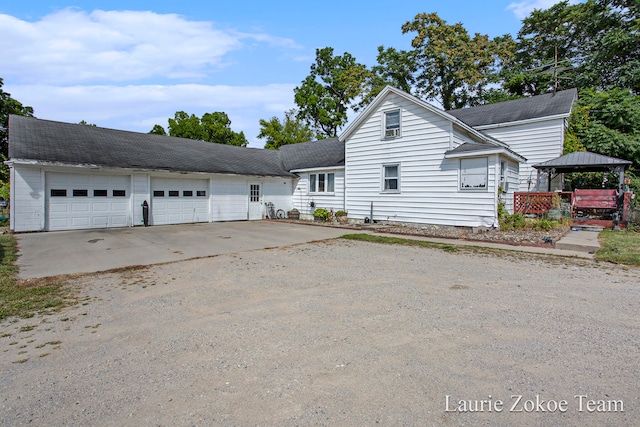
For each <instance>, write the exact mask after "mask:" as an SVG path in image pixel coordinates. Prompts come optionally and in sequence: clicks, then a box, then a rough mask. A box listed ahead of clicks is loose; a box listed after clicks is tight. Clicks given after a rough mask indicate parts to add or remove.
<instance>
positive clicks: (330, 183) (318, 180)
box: [309, 172, 336, 193]
mask: <svg viewBox="0 0 640 427" xmlns="http://www.w3.org/2000/svg"><path fill="white" fill-rule="evenodd" d="M335 180H336V178H335V173H333V172H330V173H311V174H309V193H333V192H335Z"/></svg>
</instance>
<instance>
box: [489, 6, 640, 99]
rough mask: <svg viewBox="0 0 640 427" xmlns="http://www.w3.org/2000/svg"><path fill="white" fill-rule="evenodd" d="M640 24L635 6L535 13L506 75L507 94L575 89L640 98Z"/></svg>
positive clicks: (559, 8) (521, 33)
mask: <svg viewBox="0 0 640 427" xmlns="http://www.w3.org/2000/svg"><path fill="white" fill-rule="evenodd" d="M639 18H640V11H639V6H638V3H637V1H634V0H587V1H586V2H584V3H577V4H573V5H570V4H569V3H568V1H563V2H560V3H558V4H556V5H554V6H552V7H550V8H549V9H546V10H535V11H533V12H532V13H531V14H530V15H529V16H528V17H527V18H526V19H524V21H523V25H522V28H521V29H520V31H519V32H518V37H517V53H516V55H515V56H514V57H513V60H512V61H510V62H509V63H508V64H507V65H506V66H505V67H504V69H503V71H502V73H501V74H502V78H503V79H504V84H503V86H504V88H505V89H507V90H509V91H510V92H511V93H514V94H518V95H537V94H540V93H545V92H548V91H549V90H552V89H565V88H571V87H577V88H579V89H584V88H589V87H595V88H598V89H600V90H608V89H613V88H617V87H622V88H627V89H630V90H631V91H633V92H634V93H636V94H637V93H640V49H638V46H639V45H640V31H638V30H640V24H639V23H640V19H639Z"/></svg>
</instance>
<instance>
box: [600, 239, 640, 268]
mask: <svg viewBox="0 0 640 427" xmlns="http://www.w3.org/2000/svg"><path fill="white" fill-rule="evenodd" d="M599 238H600V246H601V249H600V250H599V251H598V252H597V253H596V259H598V260H599V261H608V262H613V263H616V264H627V265H636V266H637V265H640V251H639V250H638V248H640V233H636V232H633V231H623V230H620V231H614V230H604V231H602V232H600V235H599Z"/></svg>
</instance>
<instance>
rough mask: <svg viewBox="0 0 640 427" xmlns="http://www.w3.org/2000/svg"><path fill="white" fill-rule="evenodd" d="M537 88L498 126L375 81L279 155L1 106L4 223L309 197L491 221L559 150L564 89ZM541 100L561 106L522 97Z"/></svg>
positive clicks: (58, 225) (229, 211)
mask: <svg viewBox="0 0 640 427" xmlns="http://www.w3.org/2000/svg"><path fill="white" fill-rule="evenodd" d="M567 92H569V91H567ZM561 93H562V92H559V94H561ZM566 95H570V96H566ZM542 97H547V95H542ZM548 98H549V97H547V98H545V99H542V100H541V99H539V98H538V97H533V98H531V100H532V101H530V102H529V103H526V102H525V103H522V107H521V108H520V110H524V111H525V112H527V114H524V115H522V114H521V115H520V116H518V117H515V120H514V116H509V117H506V119H503V121H502V122H500V120H501V119H500V115H501V114H502V115H503V116H504V115H505V113H504V112H503V113H500V112H496V111H493V112H491V111H489V113H488V114H476V113H474V109H466V110H457V111H453V112H445V111H442V110H440V109H438V108H436V107H434V106H432V105H431V104H428V103H426V102H424V101H421V100H419V99H417V98H415V97H413V96H411V95H409V94H406V93H404V92H402V91H399V90H397V89H395V88H392V87H387V88H385V89H384V90H383V91H382V92H381V93H380V94H379V95H378V97H376V99H375V100H374V101H373V102H372V103H371V104H370V105H369V106H367V108H365V110H364V111H363V112H362V113H361V114H360V115H359V116H358V117H357V118H356V119H355V120H354V121H353V122H352V123H351V124H350V125H349V127H348V128H347V129H346V130H345V131H344V132H343V133H342V134H341V135H340V136H339V138H333V139H329V140H324V141H316V142H308V143H302V144H294V145H290V146H284V147H282V148H281V149H280V150H279V151H273V150H260V149H252V148H242V147H231V146H225V145H219V144H211V143H206V142H202V141H192V140H185V139H179V138H172V137H167V136H159V135H150V134H141V133H134V132H125V131H118V130H113V129H104V128H98V127H93V126H83V125H75V124H67V123H59V122H52V121H47V120H40V119H35V118H28V117H22V116H11V117H10V122H9V157H10V160H9V161H8V162H7V164H8V165H9V166H10V170H11V183H12V185H11V219H10V227H11V229H12V230H13V231H16V232H25V231H54V230H70V229H85V228H108V227H126V226H138V225H143V204H144V203H145V202H146V203H147V205H148V206H149V224H150V225H161V224H178V223H192V222H214V221H237V220H259V219H262V218H263V216H264V206H265V204H266V203H273V205H274V206H275V207H276V209H283V210H285V211H286V210H290V209H292V208H296V209H298V210H299V211H300V212H301V214H302V217H303V218H304V217H306V218H310V217H311V216H312V213H313V210H314V209H315V208H318V207H323V208H326V209H330V210H333V211H337V210H347V211H348V212H349V218H350V219H351V220H353V221H365V220H370V221H389V222H400V223H422V224H440V225H451V226H467V227H495V226H497V225H498V219H497V203H498V197H503V198H504V199H505V200H510V199H512V197H510V195H511V194H512V193H513V192H514V191H518V190H521V189H522V187H523V185H524V184H523V183H526V182H527V177H526V176H525V175H526V174H527V173H529V172H527V171H528V168H529V167H530V166H529V165H530V164H532V163H538V162H539V161H540V160H541V159H542V158H543V157H545V156H546V158H544V160H549V159H551V158H554V157H557V152H558V151H559V152H561V151H562V143H563V138H564V125H565V122H566V117H568V115H569V113H570V110H571V103H572V102H573V99H574V98H575V94H565V96H562V97H557V98H551V99H548ZM560 98H562V99H560ZM511 102H514V101H511ZM550 103H551V104H553V103H556V104H561V105H560V106H557V107H556V108H555V109H551V110H550V109H549V108H547V110H544V109H540V108H539V107H536V108H531V107H530V106H531V105H533V104H535V105H536V106H537V105H538V104H544V105H548V104H550ZM503 104H506V103H503ZM495 105H500V104H495ZM487 107H490V106H487ZM503 107H505V106H501V108H502V110H504V111H506V112H509V111H512V110H514V108H512V107H510V106H508V105H507V106H506V108H503ZM476 108H478V109H482V108H483V107H476ZM494 108H495V107H494ZM475 111H476V112H477V110H475ZM563 111H564V112H563ZM465 113H466V114H471V115H468V116H466V117H462V116H461V115H464V114H465ZM552 113H553V114H552ZM536 114H537V117H532V115H533V116H535V115H536ZM487 116H491V120H490V121H491V123H482V120H480V122H478V123H480V124H478V123H476V126H472V125H470V124H469V122H472V121H474V120H476V121H477V120H479V119H478V118H479V117H480V118H482V117H485V118H486V117H487ZM483 127H484V128H483ZM518 135H519V136H518ZM538 146H542V148H540V147H538ZM535 147H538V148H537V149H536V148H535ZM536 150H537V151H536ZM524 153H529V155H531V156H532V159H534V161H533V162H532V161H531V159H530V158H529V157H528V156H527V155H525V154H524ZM545 153H547V154H545ZM544 160H543V161H544ZM523 171H524V173H523Z"/></svg>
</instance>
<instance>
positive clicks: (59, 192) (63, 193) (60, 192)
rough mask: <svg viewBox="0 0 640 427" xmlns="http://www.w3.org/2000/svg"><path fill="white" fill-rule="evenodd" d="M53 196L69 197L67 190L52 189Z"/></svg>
mask: <svg viewBox="0 0 640 427" xmlns="http://www.w3.org/2000/svg"><path fill="white" fill-rule="evenodd" d="M51 197H67V190H55V189H53V188H52V189H51Z"/></svg>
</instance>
